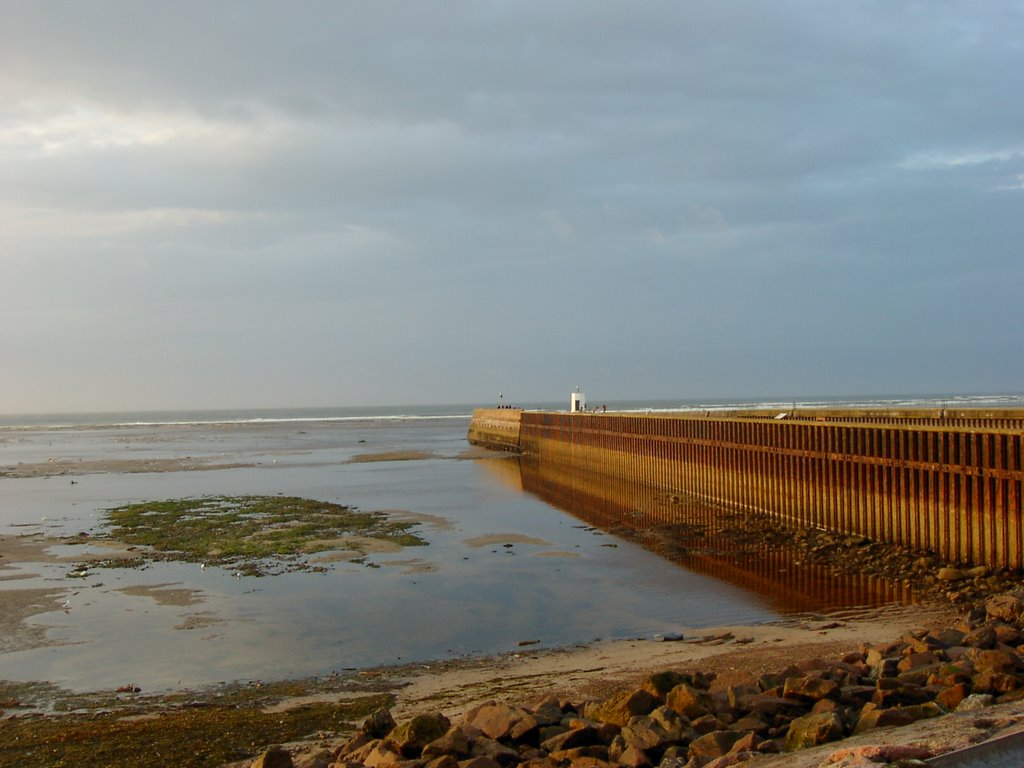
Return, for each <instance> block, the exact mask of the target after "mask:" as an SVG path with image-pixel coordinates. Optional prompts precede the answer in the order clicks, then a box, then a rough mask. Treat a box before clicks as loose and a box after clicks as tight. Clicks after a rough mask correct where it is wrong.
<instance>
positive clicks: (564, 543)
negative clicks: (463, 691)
mask: <svg viewBox="0 0 1024 768" xmlns="http://www.w3.org/2000/svg"><path fill="white" fill-rule="evenodd" d="M467 426H468V421H467V420H466V419H461V418H457V419H440V420H429V421H415V420H411V421H403V422H397V423H395V422H380V421H365V422H364V421H354V422H327V423H311V424H306V423H272V424H258V425H257V424H245V425H228V426H224V425H220V426H218V425H177V426H163V427H154V426H135V427H121V428H89V429H70V430H63V429H62V430H47V429H35V430H32V429H25V430H15V431H7V432H5V433H4V434H3V435H2V440H0V467H2V466H11V465H15V464H17V463H18V462H19V461H21V462H26V463H31V462H40V463H42V462H48V461H49V460H50V459H51V458H52V459H55V460H59V461H70V462H75V461H77V460H78V459H82V460H83V461H97V460H107V459H129V460H134V459H140V458H152V457H160V458H181V457H186V456H190V457H210V458H213V459H216V460H217V461H223V462H232V463H236V462H237V463H251V464H253V466H249V467H243V468H238V469H223V470H209V471H182V472H162V473H137V474H128V473H126V474H115V473H99V474H83V475H78V476H74V477H68V476H55V477H36V478H0V534H4V535H11V534H14V535H24V534H28V533H35V532H44V533H46V534H48V535H52V536H63V535H70V534H74V533H77V532H79V531H83V530H84V531H95V530H97V528H98V526H100V525H101V523H102V520H103V517H104V513H103V510H105V509H109V508H111V507H114V506H117V505H120V504H125V503H129V502H135V501H143V500H161V499H168V498H180V497H186V496H197V495H205V494H210V495H230V494H277V493H281V494H286V495H298V496H304V497H310V498H316V499H322V500H324V501H331V502H337V503H341V504H346V505H353V506H356V507H358V508H360V509H362V510H364V511H371V510H403V511H406V512H409V513H412V514H414V515H417V516H423V517H422V518H421V519H422V520H423V521H424V522H422V523H421V524H420V526H419V529H418V532H419V533H420V534H421V535H422V536H423V537H424V538H426V539H427V540H428V541H429V546H426V547H415V548H407V549H405V550H403V551H401V552H397V553H389V554H375V555H372V556H371V557H370V558H369V562H370V564H371V565H373V566H377V567H369V566H368V565H357V564H352V563H343V562H339V563H333V564H331V565H330V566H329V568H330V569H329V570H328V572H326V573H305V572H298V573H288V574H283V575H278V576H269V577H263V578H253V577H243V578H235V577H234V576H233V575H232V573H231V572H229V571H227V570H225V569H221V568H213V567H211V568H207V569H205V570H202V569H200V567H199V566H198V565H195V564H191V563H187V564H185V563H156V564H153V565H151V566H149V567H147V568H145V569H100V568H94V569H92V570H91V571H90V572H89V575H88V576H87V577H86V578H85V579H70V578H68V573H69V572H70V571H71V570H72V567H73V566H72V564H71V563H59V564H57V563H51V564H36V563H33V564H28V565H24V566H20V567H19V569H18V570H17V571H3V572H0V575H6V576H10V575H12V574H13V575H18V574H20V573H32V574H36V575H35V576H34V577H33V578H31V579H19V580H17V581H2V582H0V589H4V590H10V589H25V588H35V587H50V588H54V587H56V588H61V589H64V590H66V596H62V598H61V599H65V597H66V599H69V600H70V601H71V609H70V610H69V611H67V612H64V611H59V610H58V611H51V612H48V613H44V614H38V615H36V616H34V617H32V618H31V619H29V621H31V622H33V623H36V624H40V625H43V626H46V627H47V628H48V637H49V638H50V640H52V641H53V642H55V643H57V644H56V645H51V646H47V647H42V648H35V649H28V650H21V651H17V652H13V653H7V654H3V655H0V677H2V678H5V679H16V680H50V681H53V682H56V683H58V684H60V685H63V686H66V687H70V688H74V689H93V688H109V687H116V686H118V685H124V684H126V683H133V684H135V685H139V686H141V687H143V688H144V689H145V690H147V691H153V690H158V689H164V688H169V687H176V686H195V685H202V684H206V683H212V682H218V681H230V680H238V679H241V680H249V679H280V678H287V677H300V676H307V675H319V674H326V673H329V672H332V671H336V670H341V669H345V668H353V667H368V666H376V665H381V664H391V663H397V662H410V661H426V660H432V659H440V658H452V657H459V656H465V655H478V654H490V653H499V652H505V651H510V650H515V649H516V648H517V647H518V644H519V643H520V642H523V641H539V643H538V646H539V647H545V646H559V645H571V644H575V643H582V642H589V641H592V640H595V639H598V638H604V639H609V638H629V637H650V636H652V635H653V634H655V633H661V632H667V631H686V630H691V629H695V628H700V627H708V626H713V625H721V624H732V623H756V622H764V621H771V620H774V619H777V618H779V616H780V615H781V612H784V611H785V610H787V608H786V606H785V605H782V606H780V605H779V604H778V601H777V600H775V599H773V597H772V595H771V594H770V590H767V591H766V590H763V589H762V590H760V591H758V590H756V589H754V590H751V589H749V588H746V589H745V588H742V587H741V586H737V585H736V584H734V583H731V582H730V579H729V576H728V574H725V575H724V577H723V573H715V572H714V571H713V570H712V571H710V572H705V573H700V572H699V571H700V568H697V569H696V570H691V569H688V568H685V567H680V566H679V565H677V564H673V563H670V562H668V561H667V560H665V559H663V558H661V557H659V556H657V555H655V554H652V553H651V552H648V551H646V550H645V549H643V548H642V547H640V546H638V545H636V544H633V543H630V542H629V541H626V540H623V539H618V538H616V537H614V536H611V535H609V534H607V533H604V532H602V531H601V530H600V529H599V527H597V525H595V524H594V523H595V522H598V523H599V522H600V521H599V520H590V519H587V518H586V515H585V511H583V512H582V513H581V511H580V510H570V511H574V512H575V513H576V514H577V516H574V515H572V514H568V513H567V512H566V511H564V510H562V509H560V508H559V507H558V506H557V505H556V503H555V502H554V501H553V500H551V499H548V500H545V498H544V494H543V493H540V494H535V493H530V492H526V491H524V490H523V487H522V486H523V475H522V474H521V473H520V470H519V466H518V463H517V462H516V461H515V460H514V459H509V458H505V457H500V458H486V459H473V460H470V459H464V458H460V457H461V456H463V454H464V453H465V451H466V450H467V445H466V442H465V434H466V428H467ZM414 450H415V451H429V452H431V453H432V454H433V455H434V456H436V457H437V458H431V459H426V460H415V461H384V462H370V463H348V462H349V460H350V459H351V458H352V457H353V456H355V455H357V454H361V453H384V452H392V451H414ZM71 480H74V481H75V482H74V484H72V482H71ZM527 480H529V478H528V477H527ZM506 545H510V546H506ZM73 549H74V548H71V547H66V546H61V547H59V548H58V549H55V550H54V553H55V554H57V553H59V554H67V553H68V551H73ZM705 570H706V571H707V569H705ZM709 574H710V575H709ZM733 581H736V580H735V579H734V580H733ZM138 585H149V586H157V585H171V586H169V587H164V588H161V589H157V590H156V592H155V593H154V592H150V593H149V594H148V595H147V594H142V595H138V594H126V593H124V592H122V591H120V590H122V589H124V588H125V587H133V586H138ZM745 586H749V585H745ZM167 589H178V590H180V589H185V590H195V591H196V592H195V593H194V594H193V595H192V597H193V600H195V602H193V604H190V605H180V604H177V605H176V604H166V602H160V601H158V600H157V599H156V598H157V597H159V595H160V594H161V591H162V590H167ZM801 608H802V609H803V608H808V606H807V605H802V606H801ZM810 608H811V609H813V608H814V606H810ZM538 646H531V647H538Z"/></svg>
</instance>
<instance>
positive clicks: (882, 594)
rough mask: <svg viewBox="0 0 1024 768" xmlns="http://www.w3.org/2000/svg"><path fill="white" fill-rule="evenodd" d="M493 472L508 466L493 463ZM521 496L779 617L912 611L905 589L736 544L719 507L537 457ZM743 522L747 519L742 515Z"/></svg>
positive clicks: (790, 554) (524, 470)
mask: <svg viewBox="0 0 1024 768" xmlns="http://www.w3.org/2000/svg"><path fill="white" fill-rule="evenodd" d="M491 463H492V464H495V465H500V464H505V465H507V464H509V463H510V462H506V461H496V462H491ZM520 476H521V477H522V488H523V490H526V491H528V492H530V493H532V494H534V495H535V496H537V497H538V498H541V499H543V500H544V501H546V502H548V503H549V504H551V505H553V506H555V507H558V508H559V509H562V510H564V511H565V512H568V513H569V514H571V515H573V516H574V517H576V518H578V519H580V520H582V521H584V522H586V523H589V524H590V525H593V526H595V527H596V528H599V529H601V530H604V531H609V532H611V533H614V534H617V535H619V536H623V537H624V538H627V539H629V540H631V541H635V542H637V543H639V544H641V545H642V546H644V547H646V548H648V549H651V550H653V551H654V552H657V553H658V554H660V555H662V556H663V557H665V558H667V559H668V560H671V561H673V562H676V563H679V564H680V565H682V566H684V567H685V568H687V569H688V570H691V571H695V572H697V573H702V574H705V575H708V576H712V577H714V578H716V579H721V580H723V581H727V582H729V583H731V584H735V585H736V586H738V587H740V588H742V589H744V590H746V591H748V592H753V593H755V594H758V595H760V596H761V597H762V598H763V599H764V600H766V601H767V602H768V603H769V604H770V605H771V606H772V607H773V608H774V609H775V610H777V611H779V612H780V613H798V612H814V613H821V612H825V613H829V614H833V613H835V612H836V611H839V610H842V609H847V608H853V607H858V608H863V607H868V606H870V607H874V606H880V605H887V604H890V603H904V604H906V603H910V602H912V601H913V595H912V593H911V590H910V588H909V587H908V586H907V585H905V584H903V583H902V582H889V581H888V580H884V579H878V578H875V577H872V576H868V575H865V574H843V575H842V576H836V575H834V574H831V573H829V571H828V569H827V568H825V567H824V566H821V565H813V564H809V563H801V562H799V561H800V560H801V557H800V553H799V552H798V551H797V550H796V549H795V548H791V547H784V546H781V545H778V544H769V543H767V542H763V541H761V542H757V543H754V544H752V543H751V542H750V541H749V540H747V539H737V538H735V537H734V536H732V535H730V534H729V533H725V534H722V533H721V531H722V529H723V528H725V529H727V530H728V529H730V528H731V527H732V525H733V524H732V523H731V521H729V519H728V518H729V517H730V516H731V515H733V514H737V513H733V512H723V510H722V508H721V507H719V506H714V507H713V506H710V505H708V504H704V503H702V502H700V501H699V500H696V499H692V498H691V497H689V496H687V495H685V494H684V495H680V494H676V493H667V492H665V491H659V490H656V489H652V488H647V487H644V486H640V485H637V484H635V483H631V482H629V481H626V480H623V479H621V478H614V477H607V476H604V475H598V474H588V473H583V472H574V471H566V470H565V468H564V467H559V466H557V465H553V464H550V463H544V462H541V461H539V460H538V459H537V458H536V457H530V456H524V457H523V458H522V460H521V461H520ZM738 514H742V513H738Z"/></svg>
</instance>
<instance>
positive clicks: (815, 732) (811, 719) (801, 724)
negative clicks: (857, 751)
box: [786, 711, 846, 752]
mask: <svg viewBox="0 0 1024 768" xmlns="http://www.w3.org/2000/svg"><path fill="white" fill-rule="evenodd" d="M845 735H846V728H845V725H844V724H843V719H842V716H841V715H840V713H839V712H837V711H832V712H819V713H817V714H810V715H804V716H803V717H798V718H797V719H796V720H794V721H793V722H791V723H790V724H789V730H788V731H787V732H786V751H787V752H792V751H793V750H796V749H805V748H807V747H814V746H817V745H818V744H824V743H826V742H829V741H835V740H836V739H841V738H843V736H845Z"/></svg>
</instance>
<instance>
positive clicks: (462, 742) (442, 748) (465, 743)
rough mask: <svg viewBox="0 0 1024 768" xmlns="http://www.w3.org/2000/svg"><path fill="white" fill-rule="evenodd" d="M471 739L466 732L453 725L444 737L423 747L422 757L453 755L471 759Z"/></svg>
mask: <svg viewBox="0 0 1024 768" xmlns="http://www.w3.org/2000/svg"><path fill="white" fill-rule="evenodd" d="M469 754H470V752H469V737H468V736H466V732H465V731H464V730H463V729H462V728H460V727H458V726H455V725H453V726H452V727H451V728H449V729H448V730H447V731H446V732H445V733H444V735H442V736H440V737H439V738H436V739H434V740H433V741H431V742H430V743H429V744H427V745H426V746H424V747H423V751H422V753H421V755H422V756H423V757H425V758H434V757H440V756H441V755H452V756H454V757H459V758H464V757H469Z"/></svg>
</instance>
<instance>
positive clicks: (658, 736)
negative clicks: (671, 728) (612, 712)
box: [619, 715, 667, 752]
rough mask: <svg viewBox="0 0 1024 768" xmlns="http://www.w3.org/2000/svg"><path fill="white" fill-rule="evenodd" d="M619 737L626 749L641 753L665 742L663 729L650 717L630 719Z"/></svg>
mask: <svg viewBox="0 0 1024 768" xmlns="http://www.w3.org/2000/svg"><path fill="white" fill-rule="evenodd" d="M619 735H620V736H621V737H622V740H623V742H624V743H625V746H626V748H627V749H628V748H630V747H632V748H634V749H638V750H640V751H641V752H646V751H647V750H649V749H654V748H655V747H660V746H663V745H665V742H666V741H667V739H666V735H665V729H664V728H662V727H661V725H660V724H659V723H658V722H657V721H655V720H654V718H652V717H651V716H650V715H641V716H640V717H634V718H631V719H630V721H629V723H627V724H626V726H625V727H624V728H623V729H622V732H621V733H620V734H619Z"/></svg>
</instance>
